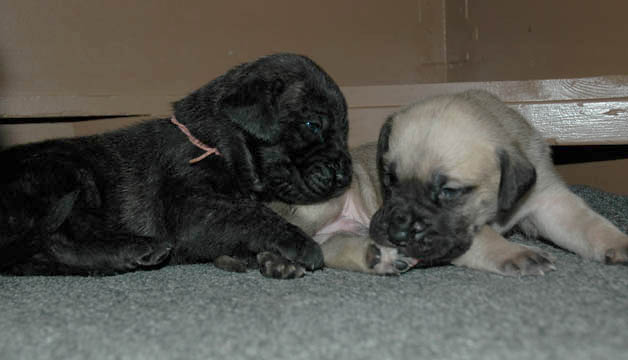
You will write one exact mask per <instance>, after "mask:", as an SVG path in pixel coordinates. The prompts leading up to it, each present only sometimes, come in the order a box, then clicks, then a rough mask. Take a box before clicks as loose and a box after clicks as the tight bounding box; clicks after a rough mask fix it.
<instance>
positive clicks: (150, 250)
mask: <svg viewBox="0 0 628 360" xmlns="http://www.w3.org/2000/svg"><path fill="white" fill-rule="evenodd" d="M132 249H133V250H132V251H131V252H130V255H131V256H132V259H131V260H130V261H131V263H132V264H131V267H132V268H135V267H141V268H144V267H153V266H158V265H161V264H162V263H164V262H165V261H166V259H168V257H169V256H170V253H171V252H172V246H171V245H170V244H167V243H156V244H151V243H150V242H143V243H137V244H134V246H133V247H132ZM134 265H135V266H134Z"/></svg>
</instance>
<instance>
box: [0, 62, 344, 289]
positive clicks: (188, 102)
mask: <svg viewBox="0 0 628 360" xmlns="http://www.w3.org/2000/svg"><path fill="white" fill-rule="evenodd" d="M346 111H347V109H346V103H345V100H344V97H343V96H342V94H341V92H340V90H339V88H338V87H337V85H336V84H335V83H334V81H333V80H332V79H331V78H330V77H329V76H328V75H327V74H326V73H325V72H324V71H323V70H322V69H321V68H320V67H318V66H317V65H316V64H315V63H314V62H312V61H311V60H310V59H308V58H306V57H303V56H298V55H292V54H276V55H271V56H267V57H263V58H261V59H258V60H256V61H254V62H251V63H246V64H242V65H239V66H236V67H235V68H233V69H231V70H229V71H228V72H227V73H225V74H224V75H222V76H220V77H218V78H216V79H215V80H213V81H212V82H210V83H209V84H207V85H205V86H204V87H202V88H200V89H198V90H197V91H195V92H193V93H192V94H190V95H189V96H187V97H185V98H183V99H182V100H180V101H178V102H176V103H175V104H174V113H175V115H176V117H177V119H178V121H179V122H181V123H183V124H184V125H186V126H187V127H188V128H189V130H190V131H191V133H192V134H194V135H195V136H196V137H197V138H199V139H200V140H201V141H203V142H204V143H206V144H208V145H209V146H212V147H217V148H218V150H219V152H220V155H212V156H209V157H207V158H205V159H204V160H202V161H200V162H198V163H195V164H190V163H189V162H188V161H189V160H190V159H192V158H194V157H196V156H198V155H200V154H201V153H202V151H201V150H199V149H197V148H196V147H194V146H193V145H192V144H191V143H190V142H189V141H188V139H187V138H186V136H185V135H184V134H183V133H182V132H181V131H180V130H179V129H178V128H177V127H176V126H174V125H173V124H171V123H170V122H169V119H161V120H155V121H150V122H146V123H143V124H140V125H137V126H134V127H131V128H128V129H124V130H120V131H116V132H112V133H108V134H104V135H98V136H90V137H82V138H73V139H61V140H51V141H45V142H41V143H35V144H28V145H20V146H16V147H13V148H9V149H6V150H4V151H2V152H0V165H1V166H2V168H3V171H2V175H0V189H1V192H0V272H3V273H8V274H115V273H121V272H125V271H131V270H136V269H145V268H154V267H159V266H163V265H165V264H178V263H192V262H208V261H212V260H214V259H215V258H217V257H218V256H221V255H229V256H236V257H240V256H241V257H245V258H251V257H254V256H255V255H256V254H258V253H267V252H270V253H273V254H275V255H280V256H281V257H276V258H278V259H282V260H281V262H282V263H283V262H285V260H286V259H287V260H290V262H294V263H295V264H297V265H298V266H302V267H304V268H306V269H316V268H319V267H321V266H322V264H323V258H322V252H321V250H320V248H319V247H318V245H317V244H316V243H315V242H314V241H313V240H312V239H311V238H309V237H308V236H307V235H305V234H304V233H303V232H302V231H301V230H300V229H298V228H296V227H295V226H293V225H291V224H289V223H287V222H286V221H285V220H283V219H282V218H281V217H279V216H278V215H277V214H275V213H274V212H272V211H271V210H269V209H268V208H267V207H265V206H264V205H263V204H262V202H263V201H284V202H289V203H300V204H306V203H312V202H316V201H321V200H324V199H328V198H330V197H333V196H335V195H337V194H339V193H341V192H342V191H343V189H344V188H346V187H347V186H348V184H349V183H350V178H351V170H350V169H351V163H350V158H349V154H348V150H347V129H348V125H347V118H346V116H347V115H346ZM271 276H273V275H272V274H271ZM279 277H281V276H279Z"/></svg>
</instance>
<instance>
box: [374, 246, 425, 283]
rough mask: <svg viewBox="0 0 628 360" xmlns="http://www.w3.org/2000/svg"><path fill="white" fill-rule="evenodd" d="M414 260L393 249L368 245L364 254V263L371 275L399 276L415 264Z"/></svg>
mask: <svg viewBox="0 0 628 360" xmlns="http://www.w3.org/2000/svg"><path fill="white" fill-rule="evenodd" d="M417 262H418V261H417V260H416V259H412V258H408V257H405V256H403V255H401V254H400V253H399V251H398V250H397V249H395V248H390V247H385V246H379V245H375V244H371V245H369V247H368V249H367V252H366V263H367V265H368V267H369V268H370V269H371V272H372V273H373V274H379V275H400V274H401V273H404V272H406V271H408V270H410V269H411V268H412V267H414V265H416V264H417Z"/></svg>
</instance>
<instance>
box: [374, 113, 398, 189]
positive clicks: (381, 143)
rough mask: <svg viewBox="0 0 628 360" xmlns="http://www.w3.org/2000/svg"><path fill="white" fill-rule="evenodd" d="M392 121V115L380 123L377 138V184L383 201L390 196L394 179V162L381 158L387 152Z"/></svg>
mask: <svg viewBox="0 0 628 360" xmlns="http://www.w3.org/2000/svg"><path fill="white" fill-rule="evenodd" d="M392 123H393V117H392V116H389V117H388V118H387V119H386V122H384V125H382V128H381V130H380V132H379V138H378V140H377V155H376V156H377V160H376V161H377V172H378V174H379V182H380V184H379V185H380V188H381V189H382V194H383V198H384V201H386V200H388V198H389V197H390V188H391V183H392V182H394V181H395V180H396V179H395V178H394V176H395V172H394V169H393V168H394V164H386V163H385V162H384V159H383V156H384V154H386V153H388V138H389V137H390V132H391V131H392Z"/></svg>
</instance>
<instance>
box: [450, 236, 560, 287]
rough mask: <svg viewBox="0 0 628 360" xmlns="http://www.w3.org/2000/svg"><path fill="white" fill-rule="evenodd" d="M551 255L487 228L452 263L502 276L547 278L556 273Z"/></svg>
mask: <svg viewBox="0 0 628 360" xmlns="http://www.w3.org/2000/svg"><path fill="white" fill-rule="evenodd" d="M552 262H553V257H552V256H551V255H549V254H548V253H546V252H544V251H542V250H540V249H537V248H534V247H528V246H524V245H520V244H516V243H513V242H510V241H508V240H506V239H505V238H504V237H503V236H501V235H500V234H499V233H498V232H497V231H495V230H494V229H493V228H492V227H490V226H488V225H484V226H483V227H482V229H481V230H480V232H479V233H477V234H476V235H475V237H474V238H473V242H472V243H471V247H470V248H469V250H467V252H465V253H464V254H463V255H462V256H460V257H458V258H456V259H455V260H453V261H452V264H454V265H457V266H466V267H469V268H472V269H478V270H486V271H490V272H494V273H498V274H501V275H511V276H521V275H543V274H544V273H545V272H547V271H550V270H554V269H555V267H554V265H553V264H552Z"/></svg>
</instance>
